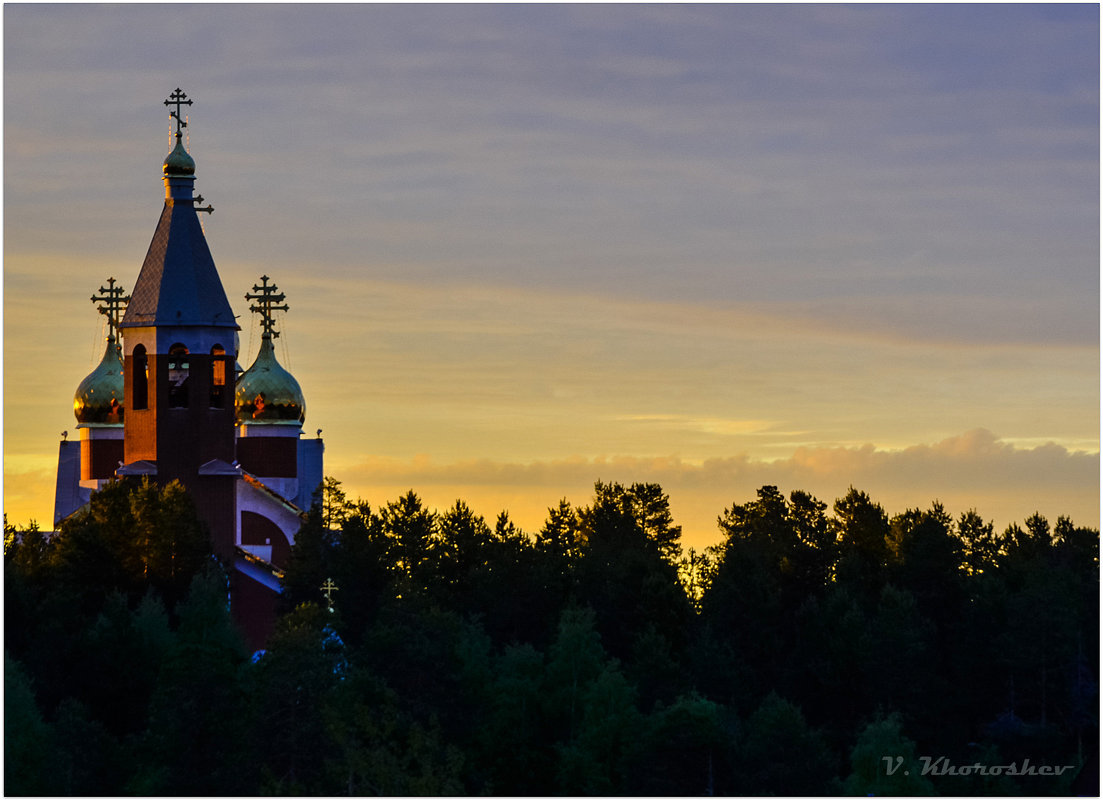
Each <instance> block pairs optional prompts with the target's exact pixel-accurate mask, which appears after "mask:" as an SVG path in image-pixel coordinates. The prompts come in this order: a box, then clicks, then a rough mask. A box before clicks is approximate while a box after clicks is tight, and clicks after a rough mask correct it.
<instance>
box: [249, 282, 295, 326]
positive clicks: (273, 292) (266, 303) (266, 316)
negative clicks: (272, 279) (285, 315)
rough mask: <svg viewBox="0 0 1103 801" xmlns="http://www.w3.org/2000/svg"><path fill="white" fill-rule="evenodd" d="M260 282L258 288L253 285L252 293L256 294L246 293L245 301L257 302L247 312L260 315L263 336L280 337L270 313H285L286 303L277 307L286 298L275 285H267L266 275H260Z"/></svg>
mask: <svg viewBox="0 0 1103 801" xmlns="http://www.w3.org/2000/svg"><path fill="white" fill-rule="evenodd" d="M260 280H261V285H260V286H257V285H256V284H253V292H255V293H257V294H255V295H250V294H248V293H246V295H245V299H246V300H256V301H259V303H257V305H255V306H250V307H249V311H251V312H254V313H255V314H259V315H260V327H261V329H262V331H263V333H264V335H265V336H271V337H273V338H275V337H278V336H279V335H280V332H279V331H277V330H276V319H275V317H273V316H272V312H278V311H287V309H288V306H287V304H286V303H284V304H283V305H282V306H279V305H277V304H278V303H280V301H282V300H283V299H284V298H285V297H286V296H285V295H284V294H283V293H282V292H280V291H279V288H278V287H277V286H276V285H275V284H269V283H268V276H267V275H262V276H261V277H260Z"/></svg>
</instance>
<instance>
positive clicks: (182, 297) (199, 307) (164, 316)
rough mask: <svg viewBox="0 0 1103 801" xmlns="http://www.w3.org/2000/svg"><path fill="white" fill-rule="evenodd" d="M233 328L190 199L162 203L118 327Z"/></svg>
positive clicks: (205, 241)
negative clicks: (154, 228)
mask: <svg viewBox="0 0 1103 801" xmlns="http://www.w3.org/2000/svg"><path fill="white" fill-rule="evenodd" d="M170 325H172V326H175V325H184V326H214V327H219V328H234V329H236V328H237V327H238V325H237V323H236V322H235V321H234V312H233V310H232V309H231V308H230V303H229V301H228V300H227V299H226V292H225V290H223V288H222V281H221V280H220V279H219V277H218V270H216V269H215V266H214V259H213V258H212V257H211V251H210V248H208V247H207V239H206V237H204V236H203V228H202V227H201V226H200V225H199V217H198V215H197V214H196V213H195V206H194V204H193V203H192V201H191V200H190V198H184V197H180V198H176V199H172V198H170V199H166V200H165V208H164V210H163V211H162V212H161V219H160V220H159V221H158V223H157V230H156V231H154V233H153V241H152V242H150V245H149V252H148V253H146V260H145V263H143V264H142V271H141V272H140V273H139V274H138V281H137V283H136V284H135V285H134V291H133V292H132V293H131V296H130V303H129V304H128V305H127V307H126V315H125V316H124V317H123V322H122V326H121V327H122V328H136V327H145V326H170Z"/></svg>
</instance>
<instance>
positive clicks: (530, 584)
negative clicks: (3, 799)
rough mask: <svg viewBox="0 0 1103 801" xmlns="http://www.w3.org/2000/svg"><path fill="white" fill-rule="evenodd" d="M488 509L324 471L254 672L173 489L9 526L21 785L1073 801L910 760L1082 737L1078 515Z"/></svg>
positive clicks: (1061, 789)
mask: <svg viewBox="0 0 1103 801" xmlns="http://www.w3.org/2000/svg"><path fill="white" fill-rule="evenodd" d="M488 520H489V519H488V518H483V517H482V516H480V515H479V514H478V513H477V512H476V511H475V510H473V509H472V508H470V507H469V506H468V505H467V504H465V503H464V502H463V501H462V500H460V501H457V502H456V503H455V504H453V505H452V506H451V507H449V508H448V509H446V510H444V511H443V512H436V511H434V510H431V509H428V508H426V507H425V505H424V503H423V502H422V501H421V499H420V498H419V497H418V496H417V495H416V494H415V493H414V492H409V493H406V494H405V495H403V496H402V497H400V498H398V499H397V500H395V501H392V502H389V503H384V504H383V505H382V506H379V507H377V508H374V509H373V508H372V507H371V506H369V505H368V504H367V503H365V502H363V501H360V500H357V501H351V500H350V499H349V498H348V497H347V496H346V495H345V493H344V491H343V489H342V488H341V485H340V482H338V481H336V480H335V479H332V478H328V479H326V481H325V482H324V484H323V486H322V488H321V490H320V493H319V496H318V503H317V504H316V505H315V506H314V508H313V509H312V510H311V512H310V513H309V514H308V516H307V517H306V519H305V520H304V522H303V526H302V528H301V530H300V532H299V533H298V535H297V537H296V540H295V544H294V545H293V547H292V553H291V563H290V565H289V566H288V568H287V570H286V572H285V577H284V594H283V599H284V609H283V614H282V617H281V618H280V620H279V622H278V625H277V627H276V631H275V633H274V634H273V636H272V637H271V638H270V640H269V642H268V644H267V648H266V650H265V651H264V652H263V653H262V654H261V655H260V656H259V657H257V658H256V659H255V660H250V659H248V658H247V657H246V653H245V651H244V648H243V646H242V643H241V639H240V636H239V634H238V632H237V630H236V629H235V627H234V624H233V623H232V621H231V617H230V615H229V611H228V608H227V577H226V575H225V573H224V572H223V569H222V568H221V566H220V565H219V564H218V563H217V562H216V561H215V560H213V559H212V557H211V555H210V550H209V544H208V542H207V538H206V532H205V531H204V530H203V527H202V526H201V525H200V524H199V523H198V518H197V516H196V515H195V511H194V509H193V508H192V507H191V503H190V501H189V500H188V498H187V494H186V493H184V492H183V490H182V489H180V488H179V486H172V485H170V486H169V487H165V488H158V487H156V486H154V485H151V484H112V485H109V486H108V487H107V488H105V490H104V491H103V492H100V493H95V494H94V495H93V500H92V502H91V503H90V504H89V506H88V508H87V509H86V510H85V511H83V512H82V513H80V514H78V515H76V516H74V517H73V518H71V519H70V520H68V521H66V522H65V524H64V525H63V526H62V527H61V530H60V531H58V532H55V533H53V534H50V535H46V534H44V533H43V532H41V531H39V530H38V529H37V527H35V526H30V527H27V528H25V529H20V528H17V527H14V526H7V525H6V526H5V565H4V567H5V602H6V623H7V629H6V632H5V635H6V642H5V645H6V652H5V663H6V673H5V689H6V692H5V711H6V717H5V735H6V738H5V756H6V759H7V762H6V768H5V779H6V781H7V785H6V787H7V789H8V792H9V793H11V794H19V793H33V794H96V795H122V794H140V795H159V794H178V793H184V794H193V795H211V794H216V795H225V794H233V795H255V794H296V795H344V794H351V795H371V794H384V795H452V794H464V795H480V794H481V795H515V796H523V795H548V794H553V793H558V794H574V795H674V796H681V795H699V794H708V795H771V794H784V795H823V794H839V793H843V792H845V793H853V794H865V793H877V794H882V793H891V794H923V793H931V792H939V793H944V794H945V793H950V794H962V795H972V794H1008V795H1014V794H1023V793H1031V794H1046V793H1068V792H1071V791H1072V786H1071V785H1070V782H1071V780H1072V776H1073V775H1074V774H1073V773H1071V772H1070V773H1068V774H1067V775H1066V776H1064V777H1062V778H1060V779H1057V778H1055V777H1045V776H1036V777H1019V776H1015V775H1001V776H982V775H979V774H978V775H968V776H956V777H955V776H933V775H932V776H924V775H923V773H922V770H920V769H919V766H920V765H922V757H923V756H930V757H931V758H938V757H942V756H945V757H946V759H947V760H948V761H949V762H950V763H952V764H973V763H980V764H992V765H997V764H1008V763H1009V762H1011V761H1015V760H1020V761H1021V760H1023V759H1030V760H1031V762H1032V764H1043V763H1044V764H1052V765H1076V766H1079V765H1081V764H1082V762H1083V755H1085V754H1089V753H1090V752H1091V750H1092V749H1093V748H1094V747H1095V745H1094V744H1095V743H1096V742H1097V738H1098V675H1099V667H1098V651H1099V609H1098V591H1099V561H1098V548H1099V534H1098V531H1096V530H1094V529H1085V528H1079V527H1076V526H1075V525H1073V523H1072V522H1071V521H1069V520H1067V519H1065V518H1059V519H1058V520H1057V522H1056V523H1055V524H1053V525H1052V526H1051V525H1050V522H1049V521H1047V520H1046V519H1045V518H1043V517H1041V516H1040V515H1033V516H1031V517H1030V518H1029V519H1027V520H1026V521H1023V523H1022V524H1021V525H1013V526H1009V527H1008V528H1007V529H1005V530H1004V531H1002V532H999V533H997V532H996V531H995V530H994V528H993V526H992V525H991V524H990V523H988V522H986V521H984V520H983V519H982V518H981V517H980V516H979V515H977V514H976V513H975V512H973V511H970V512H967V513H965V514H963V515H961V516H960V517H959V518H958V519H957V521H954V520H953V519H952V518H951V517H950V516H949V515H948V514H947V513H946V511H945V510H944V509H943V508H942V507H941V506H940V505H939V504H938V503H937V502H936V503H934V504H932V505H931V507H930V508H929V509H927V510H918V509H912V510H906V511H904V512H902V513H900V514H896V515H893V516H891V517H890V516H889V515H888V514H886V513H885V511H884V509H882V507H881V506H880V505H879V504H877V503H875V502H874V501H873V500H872V499H871V498H870V497H869V496H868V495H866V494H865V493H863V492H860V491H858V490H856V489H853V488H852V489H850V490H849V491H848V493H847V494H846V496H844V497H843V498H841V499H839V500H838V501H836V502H835V504H834V505H833V506H831V507H829V506H828V504H826V503H824V502H822V501H819V500H818V499H816V498H814V497H812V496H811V495H809V494H807V493H804V492H800V491H795V492H792V493H790V494H789V495H788V497H786V496H785V495H783V494H782V493H781V492H780V491H779V490H778V488H777V487H774V486H764V487H762V488H761V489H759V490H758V492H757V493H756V495H755V497H754V498H752V499H750V500H748V501H745V502H742V503H733V504H732V505H731V506H730V507H728V508H727V509H725V510H724V512H723V514H721V515H720V517H719V518H718V524H719V530H720V533H721V534H722V536H723V540H722V541H721V542H720V543H719V544H718V545H716V546H714V547H711V548H707V549H705V550H703V551H700V550H693V549H688V550H687V551H685V552H684V553H683V551H682V548H681V543H680V535H681V531H680V528H679V527H678V526H677V525H676V524H675V523H674V521H673V517H672V515H671V514H670V508H669V499H668V497H667V496H666V494H665V493H664V492H663V491H662V489H661V488H660V487H659V486H658V485H657V484H632V485H629V486H625V485H621V484H616V483H604V482H598V483H597V484H596V485H595V488H594V496H593V498H592V500H591V502H590V503H589V504H588V505H585V506H581V507H578V508H575V507H573V506H571V504H569V503H568V502H567V501H565V500H564V501H562V502H560V503H559V505H558V506H555V507H552V508H550V509H549V510H548V518H547V521H546V523H545V524H544V526H543V527H542V528H541V529H540V530H539V531H538V532H536V533H535V534H534V535H532V536H530V535H529V534H526V533H525V532H524V531H521V530H520V529H519V528H518V527H517V526H516V525H515V524H514V523H513V522H512V521H511V520H510V519H509V516H508V514H506V513H504V512H503V513H501V514H499V515H498V516H497V517H496V518H494V519H493V525H491V524H489V523H488ZM327 580H331V581H332V582H333V584H334V585H335V586H336V589H335V590H333V591H332V593H331V598H332V611H331V610H330V609H329V606H330V601H327V600H326V598H325V595H324V593H323V590H322V585H323V583H325V582H326V581H327ZM886 757H888V759H889V761H888V762H886V761H885V758H886ZM897 760H899V761H897ZM1088 789H1089V790H1091V789H1094V788H1088ZM1079 791H1080V790H1077V792H1079Z"/></svg>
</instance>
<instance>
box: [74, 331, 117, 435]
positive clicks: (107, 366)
mask: <svg viewBox="0 0 1103 801" xmlns="http://www.w3.org/2000/svg"><path fill="white" fill-rule="evenodd" d="M73 414H75V415H76V417H77V422H78V423H98V424H101V425H122V422H123V363H122V360H121V359H120V358H119V346H118V345H117V344H116V343H115V338H114V337H108V338H107V348H106V350H104V352H103V359H101V360H100V363H99V365H98V366H97V367H96V369H95V370H93V371H92V372H91V373H89V374H88V376H87V377H86V378H85V379H84V380H83V381H81V382H80V386H78V387H77V392H76V395H74V396H73Z"/></svg>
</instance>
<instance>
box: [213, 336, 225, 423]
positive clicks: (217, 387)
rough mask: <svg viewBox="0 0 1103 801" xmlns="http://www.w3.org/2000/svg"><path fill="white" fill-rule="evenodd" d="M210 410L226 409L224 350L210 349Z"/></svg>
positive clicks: (218, 347) (218, 348) (219, 348)
mask: <svg viewBox="0 0 1103 801" xmlns="http://www.w3.org/2000/svg"><path fill="white" fill-rule="evenodd" d="M211 408H212V409H225V408H226V349H225V348H224V347H222V346H221V345H215V346H214V347H213V348H211Z"/></svg>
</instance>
